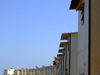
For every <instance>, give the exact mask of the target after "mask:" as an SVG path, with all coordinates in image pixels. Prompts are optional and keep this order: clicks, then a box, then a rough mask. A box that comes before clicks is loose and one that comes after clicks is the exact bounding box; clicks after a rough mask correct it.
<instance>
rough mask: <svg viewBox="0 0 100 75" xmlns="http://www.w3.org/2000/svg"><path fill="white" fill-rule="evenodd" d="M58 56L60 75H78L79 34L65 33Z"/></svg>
mask: <svg viewBox="0 0 100 75" xmlns="http://www.w3.org/2000/svg"><path fill="white" fill-rule="evenodd" d="M61 40H67V42H61V43H60V46H59V47H60V49H59V51H58V52H59V53H60V54H58V55H57V60H56V63H57V68H58V75H77V74H78V73H77V70H78V56H77V53H78V33H77V32H74V33H63V34H62V36H61Z"/></svg>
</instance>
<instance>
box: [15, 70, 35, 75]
mask: <svg viewBox="0 0 100 75" xmlns="http://www.w3.org/2000/svg"><path fill="white" fill-rule="evenodd" d="M14 75H35V69H17V70H15V73H14Z"/></svg>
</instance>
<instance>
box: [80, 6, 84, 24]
mask: <svg viewBox="0 0 100 75" xmlns="http://www.w3.org/2000/svg"><path fill="white" fill-rule="evenodd" d="M83 24H84V7H82V12H81V25H83Z"/></svg>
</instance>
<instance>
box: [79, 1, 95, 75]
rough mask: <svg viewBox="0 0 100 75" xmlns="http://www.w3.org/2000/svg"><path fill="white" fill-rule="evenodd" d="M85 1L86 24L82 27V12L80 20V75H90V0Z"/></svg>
mask: <svg viewBox="0 0 100 75" xmlns="http://www.w3.org/2000/svg"><path fill="white" fill-rule="evenodd" d="M83 1H84V3H85V8H84V24H83V25H81V11H79V20H78V74H80V73H85V75H88V36H89V34H88V33H89V32H88V31H89V28H88V27H89V14H88V13H89V0H83ZM96 1H97V0H96Z"/></svg>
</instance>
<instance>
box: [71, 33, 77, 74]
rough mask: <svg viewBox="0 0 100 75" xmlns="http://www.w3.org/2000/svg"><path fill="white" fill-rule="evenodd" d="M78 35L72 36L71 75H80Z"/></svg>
mask: <svg viewBox="0 0 100 75" xmlns="http://www.w3.org/2000/svg"><path fill="white" fill-rule="evenodd" d="M77 53H78V33H76V34H71V62H70V75H78V73H77V70H78V56H77Z"/></svg>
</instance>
